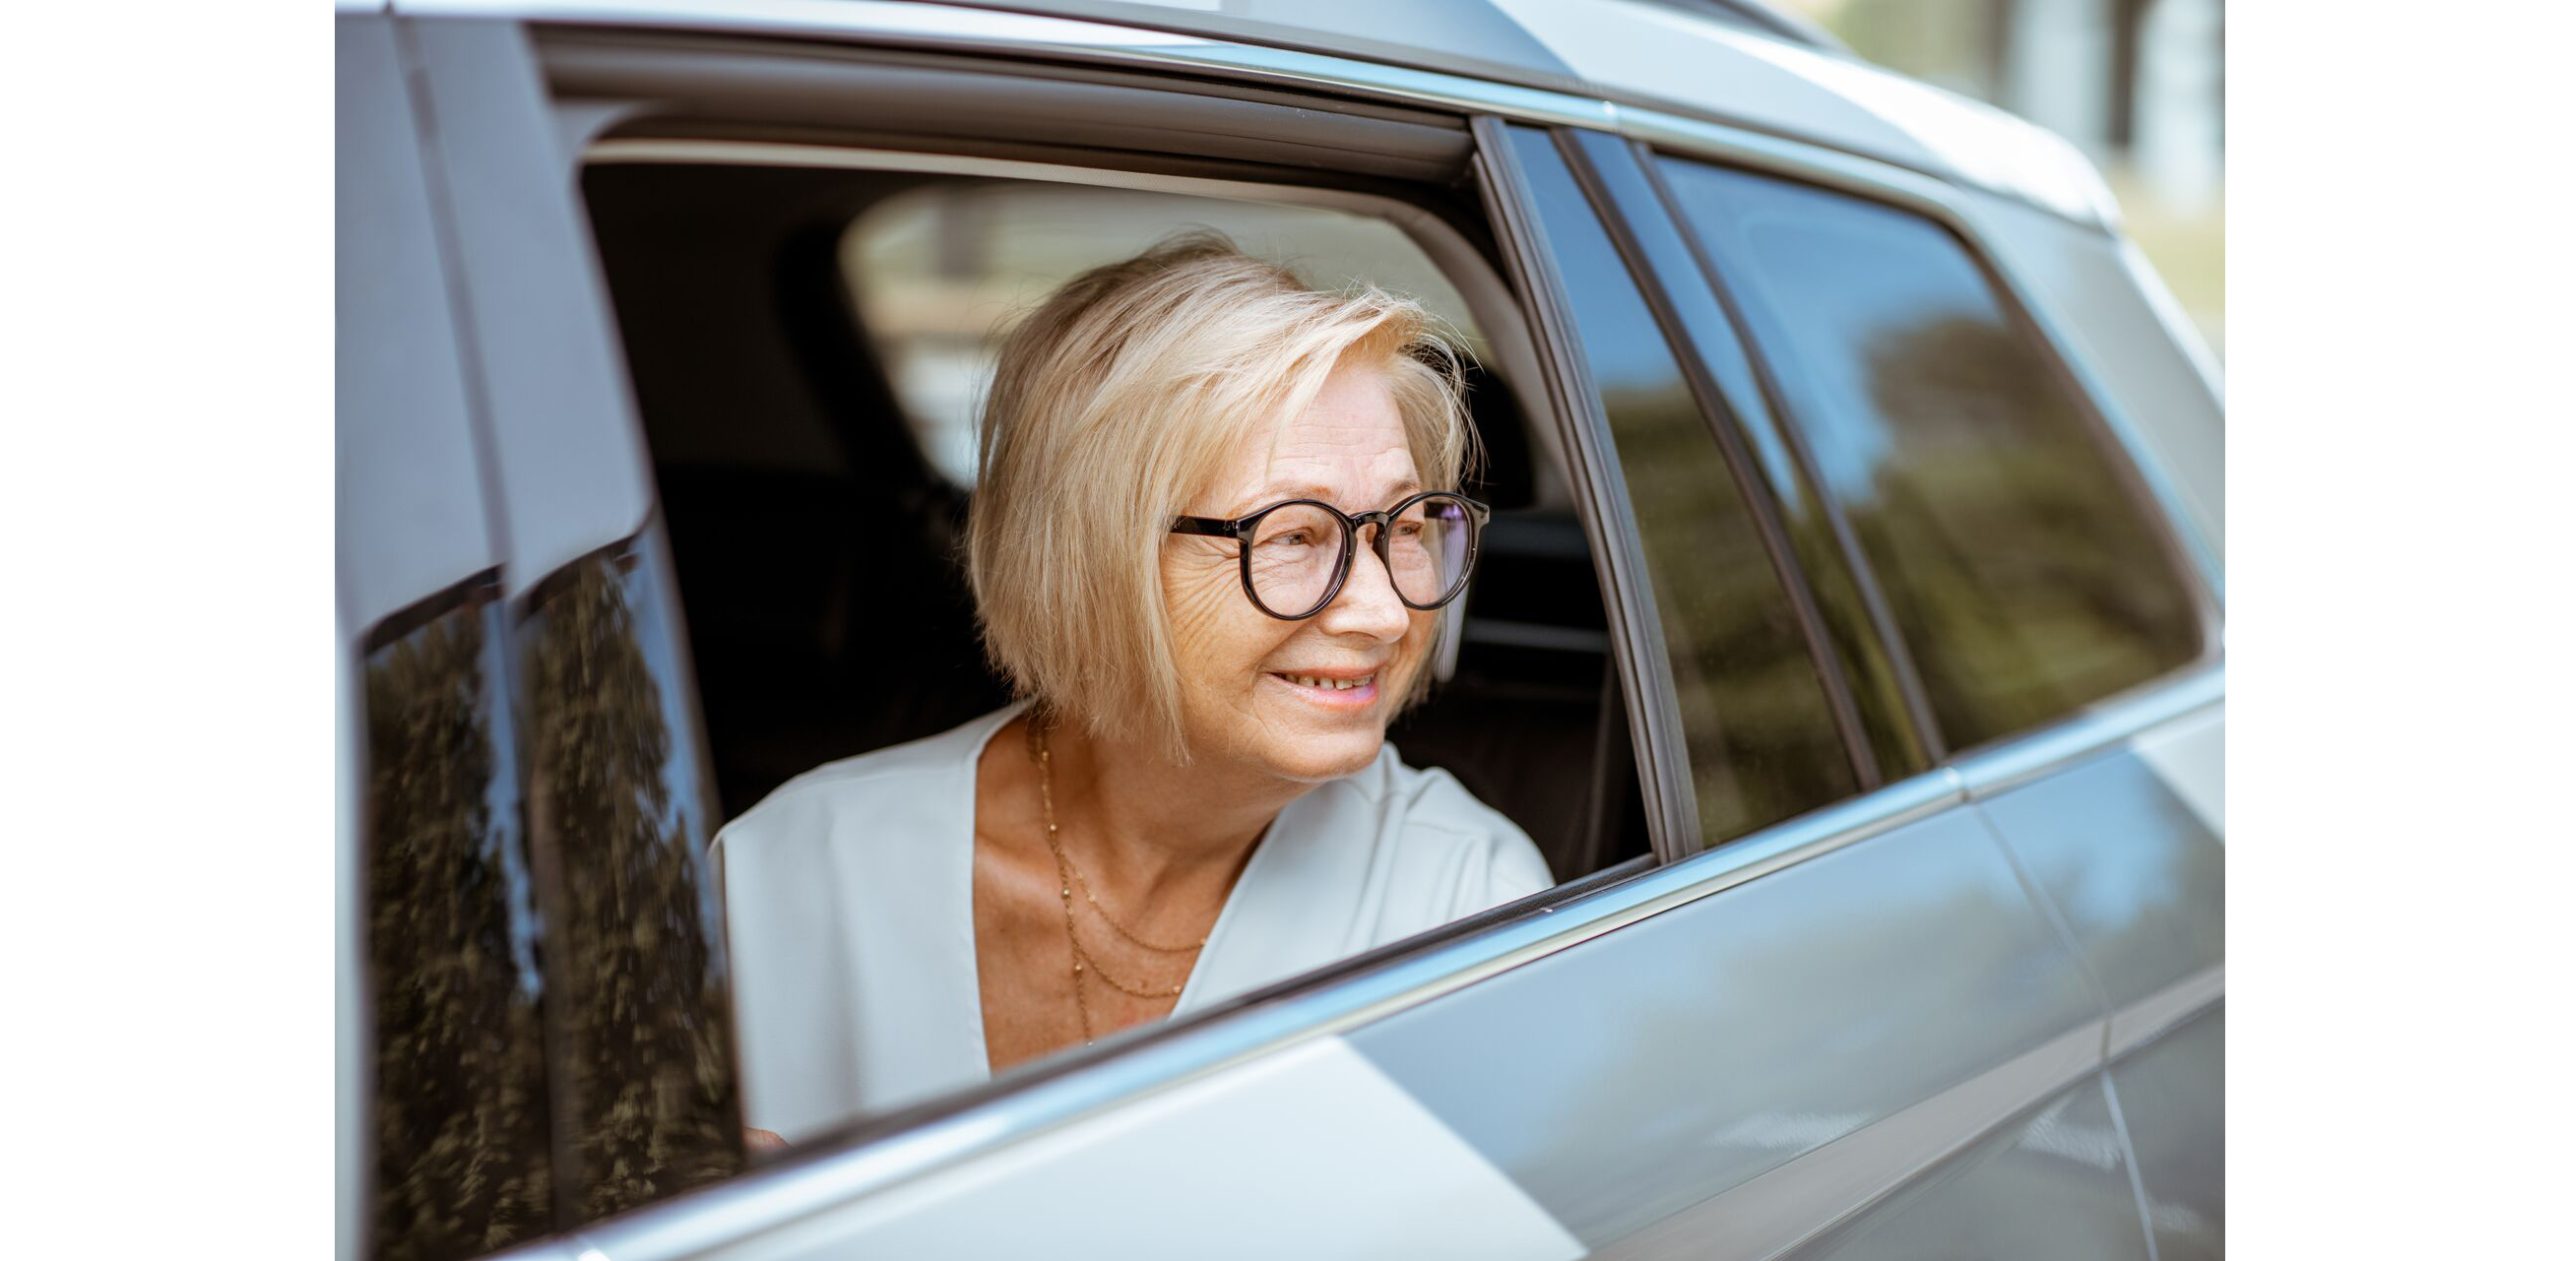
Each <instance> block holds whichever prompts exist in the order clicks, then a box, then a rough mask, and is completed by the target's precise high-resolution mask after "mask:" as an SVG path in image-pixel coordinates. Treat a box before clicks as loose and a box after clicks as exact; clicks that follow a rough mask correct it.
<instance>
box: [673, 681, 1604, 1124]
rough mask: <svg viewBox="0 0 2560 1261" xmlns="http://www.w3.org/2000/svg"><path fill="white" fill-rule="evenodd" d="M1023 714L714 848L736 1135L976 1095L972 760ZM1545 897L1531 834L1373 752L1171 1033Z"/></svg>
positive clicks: (1241, 892) (1274, 850)
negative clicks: (951, 1093)
mask: <svg viewBox="0 0 2560 1261" xmlns="http://www.w3.org/2000/svg"><path fill="white" fill-rule="evenodd" d="M1019 712H1021V706H1019V705H1011V706H1007V707H1006V708H1004V709H1000V710H998V711H996V712H995V713H992V714H989V715H987V716H985V717H983V718H978V719H974V720H972V721H970V722H967V723H964V724H962V725H960V726H958V727H955V728H952V729H951V730H949V731H946V732H943V733H942V734H941V735H938V736H928V737H926V738H925V739H922V740H916V741H911V742H909V743H907V744H902V745H898V746H896V747H894V748H888V749H882V750H879V751H877V752H873V753H866V754H863V755H861V756H860V757H852V758H846V759H844V760H843V761H839V762H830V763H828V764H827V765H825V766H821V767H819V768H817V769H816V770H813V771H810V772H808V773H806V774H804V775H801V776H799V777H797V778H795V779H793V780H791V781H790V782H789V783H786V784H784V785H783V786H782V787H780V788H777V789H775V790H774V792H773V794H772V795H771V796H769V797H767V798H765V799H764V800H763V801H762V802H759V803H758V804H757V805H756V807H755V808H754V809H752V810H749V811H747V812H746V813H745V814H743V815H741V816H739V817H738V818H737V819H735V820H732V821H731V822H730V824H729V826H727V827H725V828H723V829H721V831H720V835H719V837H718V839H717V840H715V841H714V842H713V843H712V852H713V854H715V855H717V861H718V865H719V868H720V870H721V871H722V872H723V874H724V877H725V886H726V893H725V896H726V898H727V905H728V920H729V958H730V967H731V976H732V985H733V987H734V995H735V1002H736V1010H737V1013H738V1026H739V1027H738V1045H739V1054H740V1056H741V1058H742V1060H743V1065H742V1067H743V1075H744V1081H743V1085H742V1090H743V1093H744V1101H743V1102H744V1105H745V1112H746V1123H747V1124H749V1125H752V1126H755V1127H757V1128H759V1129H767V1130H772V1131H774V1132H776V1133H778V1134H780V1135H782V1136H783V1137H784V1138H786V1139H789V1140H792V1141H794V1142H797V1141H800V1140H802V1139H804V1138H807V1137H809V1136H812V1135H815V1134H818V1133H821V1132H824V1131H826V1130H829V1129H832V1128H834V1127H836V1126H838V1125H840V1124H843V1123H844V1122H846V1121H849V1120H851V1119H853V1118H854V1117H856V1116H857V1115H860V1114H866V1113H875V1112H879V1111H883V1110H886V1109H890V1108H896V1107H900V1106H902V1105H906V1104H911V1103H915V1102H918V1101H920V1100H922V1099H925V1098H927V1097H929V1096H932V1095H936V1094H939V1093H942V1092H944V1091H948V1090H951V1089H953V1088H955V1087H960V1086H966V1085H970V1084H972V1083H976V1082H982V1081H985V1080H986V1079H987V1077H988V1075H989V1074H988V1068H987V1039H986V1029H985V1024H984V1021H983V1019H982V1013H981V1010H980V1008H979V1002H978V944H977V927H976V920H975V918H974V916H973V914H972V895H973V892H974V888H975V884H974V877H975V861H976V854H975V849H976V834H977V829H976V821H977V820H976V815H977V797H978V756H979V754H980V753H981V752H982V751H983V750H984V749H985V748H986V745H987V741H988V740H990V739H992V738H994V736H995V733H996V732H997V731H999V730H1001V729H1002V728H1003V727H1004V725H1005V724H1006V723H1007V722H1010V721H1011V720H1012V719H1013V717H1014V716H1015V715H1016V714H1017V713H1019ZM1552 883H1554V881H1553V878H1552V877H1550V876H1549V875H1548V873H1547V864H1546V860H1545V859H1544V858H1543V857H1542V856H1541V855H1540V854H1539V852H1538V847H1537V844H1536V843H1535V842H1533V841H1531V840H1530V839H1529V837H1528V834H1527V833H1524V832H1522V831H1521V830H1520V828H1519V827H1518V826H1517V825H1515V824H1514V823H1512V822H1511V820H1509V819H1507V818H1504V817H1503V816H1502V815H1501V814H1500V813H1498V812H1496V811H1495V810H1494V809H1493V808H1492V807H1490V806H1487V805H1485V804H1484V803H1482V802H1480V801H1477V800H1476V799H1475V798H1474V797H1473V796H1471V795H1469V794H1468V792H1467V790H1466V789H1465V788H1463V787H1460V786H1459V784H1458V781H1457V780H1455V779H1453V778H1451V777H1450V776H1449V774H1448V772H1446V771H1441V770H1420V771H1418V770H1415V769H1413V768H1412V767H1409V766H1406V765H1405V764H1404V762H1403V760H1402V759H1401V758H1399V757H1397V756H1396V750H1395V746H1394V745H1392V744H1390V745H1387V746H1385V748H1384V749H1383V750H1382V751H1381V752H1380V753H1379V755H1378V758H1377V760H1376V761H1374V762H1371V763H1370V764H1369V765H1368V767H1367V768H1366V769H1363V770H1361V771H1359V772H1357V773H1355V774H1353V775H1349V776H1346V777H1344V778H1342V779H1337V780H1330V781H1327V782H1325V783H1323V784H1320V785H1317V786H1316V787H1315V788H1314V789H1313V790H1311V791H1309V792H1308V793H1307V794H1306V795H1305V796H1302V797H1300V798H1298V799H1297V800H1295V801H1293V802H1291V803H1289V805H1288V806H1287V807H1285V808H1283V809H1282V810H1281V811H1280V815H1279V817H1278V818H1277V819H1275V820H1273V822H1272V824H1271V828H1270V830H1269V831H1268V832H1266V833H1264V835H1263V840H1262V843H1261V844H1260V845H1258V846H1256V847H1255V848H1254V851H1253V853H1252V855H1251V856H1250V857H1249V858H1247V859H1246V861H1245V865H1244V871H1243V872H1242V873H1241V874H1240V875H1238V876H1237V878H1236V883H1235V888H1234V890H1233V891H1232V892H1231V893H1229V894H1228V896H1227V904H1226V906H1225V907H1224V908H1222V909H1221V910H1220V912H1219V914H1218V920H1217V923H1216V925H1215V926H1214V927H1213V928H1212V929H1211V930H1210V933H1209V939H1208V944H1207V945H1205V946H1203V947H1202V948H1201V951H1200V956H1199V959H1198V960H1197V962H1195V963H1194V964H1193V966H1192V972H1191V976H1190V979H1189V980H1188V981H1186V982H1185V983H1184V985H1183V989H1182V996H1181V998H1180V999H1178V1000H1176V1002H1175V1003H1174V1005H1173V1015H1175V1016H1180V1015H1182V1014H1184V1013H1185V1012H1188V1011H1191V1010H1194V1009H1197V1008H1199V1007H1201V1006H1204V1005H1207V1004H1211V1003H1215V1002H1218V1001H1219V1000H1221V999H1224V998H1228V997H1231V996H1233V995H1235V994H1239V993H1242V992H1244V991H1246V990H1250V989H1254V988H1256V987H1258V986H1262V985H1267V984H1269V983H1271V982H1273V981H1276V980H1279V979H1281V978H1283V977H1286V976H1290V975H1292V974H1295V973H1298V972H1303V971H1305V970H1307V969H1309V968H1313V967H1317V966H1319V965H1322V964H1325V963H1329V962H1332V961H1333V960H1336V959H1341V958H1345V957H1347V956H1350V955H1354V954H1358V953H1359V952H1361V951H1363V950H1367V949H1369V948H1370V947H1372V946H1377V945H1381V944H1384V943H1386V942H1390V941H1394V940H1396V939H1398V938H1401V937H1408V936H1411V935H1413V934H1415V933H1418V932H1422V931H1423V930H1425V929H1429V928H1432V927H1435V926H1437V925H1440V924H1445V923H1447V922H1449V921H1450V920H1453V919H1458V918H1460V917H1462V916H1466V915H1471V914H1473V913H1475V912H1477V911H1480V910H1483V909H1485V908H1486V907H1489V906H1495V905H1498V904H1500V903H1503V902H1508V901H1510V900H1512V899H1514V898H1519V897H1524V896H1526V895H1528V894H1531V893H1535V892H1537V891H1538V890H1540V889H1544V888H1546V887H1548V886H1549V885H1550V884H1552Z"/></svg>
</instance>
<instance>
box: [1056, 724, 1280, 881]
mask: <svg viewBox="0 0 2560 1261" xmlns="http://www.w3.org/2000/svg"><path fill="white" fill-rule="evenodd" d="M1044 734H1045V736H1046V739H1047V741H1048V745H1049V763H1050V777H1051V779H1050V794H1051V801H1052V802H1053V803H1054V806H1055V812H1056V815H1057V820H1058V828H1059V830H1060V833H1061V835H1062V837H1063V838H1064V839H1065V841H1066V844H1067V846H1068V848H1069V850H1070V851H1071V854H1072V856H1073V857H1074V859H1075V860H1076V862H1077V863H1078V865H1080V866H1082V867H1084V868H1085V870H1086V871H1087V872H1088V873H1089V875H1090V876H1091V877H1092V878H1093V879H1095V880H1097V881H1100V882H1101V883H1102V884H1103V885H1104V886H1105V887H1106V888H1108V889H1110V890H1112V891H1113V892H1115V893H1117V894H1118V895H1119V896H1120V897H1121V898H1123V899H1126V900H1127V901H1128V902H1129V903H1131V904H1139V903H1143V902H1146V901H1152V900H1155V899H1157V898H1159V897H1163V896H1168V895H1171V894H1174V893H1177V892H1184V891H1196V890H1197V888H1198V887H1199V886H1200V885H1201V884H1203V883H1206V884H1208V885H1211V886H1213V887H1214V888H1216V889H1218V890H1220V891H1223V890H1225V889H1226V888H1227V887H1228V886H1229V885H1230V884H1232V883H1233V881H1234V879H1235V877H1236V875H1237V874H1238V873H1239V872H1240V871H1242V870H1243V867H1244V862H1245V859H1246V858H1247V857H1248V856H1249V855H1250V854H1251V853H1252V851H1253V846H1254V843H1255V842H1256V841H1257V840H1259V839H1260V838H1261V836H1262V834H1263V832H1264V830H1265V829H1267V828H1269V827H1270V826H1271V821H1272V819H1274V818H1275V817H1277V816H1278V815H1279V813H1280V810H1281V808H1282V807H1284V806H1286V805H1288V804H1289V803H1290V802H1291V801H1294V800H1296V799H1297V798H1299V797H1301V796H1304V795H1305V794H1306V793H1307V791H1308V790H1309V789H1311V788H1313V787H1314V785H1312V784H1304V783H1298V782H1294V781H1291V780H1285V779H1280V778H1278V777H1275V776H1273V775H1271V774H1269V773H1268V772H1265V771H1261V770H1258V769H1249V768H1244V767H1238V766H1235V765H1233V764H1231V763H1224V762H1220V761H1217V760H1215V759H1213V758H1206V757H1203V758H1199V759H1196V760H1194V761H1192V762H1190V763H1188V764H1177V763H1174V762H1172V761H1170V760H1168V759H1167V758H1165V757H1164V755H1163V754H1162V753H1161V752H1159V751H1157V750H1156V749H1155V748H1154V747H1153V746H1152V745H1149V744H1147V743H1145V742H1140V741H1119V740H1102V739H1096V738H1095V737H1094V736H1093V735H1092V733H1090V732H1088V731H1086V730H1084V729H1083V727H1082V726H1081V725H1080V724H1077V723H1073V722H1067V723H1058V724H1056V725H1054V726H1050V727H1048V728H1046V729H1045V732H1044Z"/></svg>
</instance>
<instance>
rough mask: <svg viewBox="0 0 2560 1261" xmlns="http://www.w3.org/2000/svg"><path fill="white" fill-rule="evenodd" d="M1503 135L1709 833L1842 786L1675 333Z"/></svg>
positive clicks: (1731, 833) (1845, 781)
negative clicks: (1600, 415) (1654, 615)
mask: <svg viewBox="0 0 2560 1261" xmlns="http://www.w3.org/2000/svg"><path fill="white" fill-rule="evenodd" d="M1513 136H1514V138H1515V142H1516V145H1517V148H1518V151H1519V155H1520V161H1521V164H1522V166H1523V168H1524V169H1525V173H1526V174H1527V176H1528V180H1529V186H1530V189H1531V191H1532V193H1533V194H1534V196H1535V199H1536V202H1537V209H1538V217H1539V219H1540V221H1541V223H1542V225H1543V226H1544V228H1545V230H1546V236H1547V242H1548V245H1549V247H1550V248H1551V249H1552V250H1553V251H1554V252H1555V257H1556V265H1557V268H1558V270H1559V271H1560V272H1562V273H1563V277H1564V286H1565V297H1566V300H1567V302H1568V303H1569V304H1570V305H1571V307H1572V311H1573V320H1574V324H1575V328H1576V331H1577V333H1578V334H1579V336H1580V338H1581V343H1582V352H1583V357H1584V359H1585V360H1586V361H1587V362H1588V364H1589V366H1590V369H1591V372H1592V375H1593V377H1594V378H1595V383H1596V384H1597V385H1598V387H1599V392H1600V399H1601V405H1602V406H1603V407H1604V408H1605V409H1606V410H1607V412H1608V419H1609V431H1610V436H1611V438H1612V440H1613V441H1614V442H1615V443H1616V445H1617V450H1618V459H1619V462H1620V463H1621V464H1622V465H1623V466H1624V467H1625V473H1626V479H1627V493H1628V496H1629V497H1630V499H1632V501H1633V504H1634V508H1635V516H1636V529H1637V532H1638V533H1639V534H1640V535H1641V536H1642V538H1643V542H1644V555H1645V565H1646V568H1647V569H1648V570H1649V571H1650V572H1651V573H1652V575H1653V587H1654V598H1655V601H1656V602H1657V604H1658V605H1659V607H1660V611H1661V615H1662V623H1663V625H1662V631H1663V636H1664V639H1665V641H1666V642H1667V644H1668V646H1669V649H1670V657H1671V669H1672V677H1673V681H1674V684H1675V685H1676V686H1677V688H1678V689H1679V699H1680V718H1681V723H1682V725H1683V726H1684V727H1685V729H1686V733H1687V736H1688V745H1689V767H1690V773H1691V775H1692V776H1693V777H1694V778H1695V780H1696V783H1697V791H1698V813H1699V815H1700V818H1699V825H1700V827H1701V829H1702V830H1703V832H1704V834H1705V838H1706V840H1707V842H1708V843H1709V844H1714V843H1716V842H1718V841H1723V840H1729V839H1731V838H1733V837H1736V836H1739V835H1742V834H1743V833H1745V832H1748V831H1751V830H1752V829H1754V828H1758V827H1763V826H1766V825H1767V824H1770V823H1774V822H1776V821H1778V820H1780V819H1784V818H1787V817H1790V816H1792V815H1795V814H1798V813H1801V812H1803V811H1805V810H1808V809H1811V808H1813V807H1815V806H1818V805H1821V804H1823V803H1825V802H1828V801H1832V800H1835V799H1838V798H1840V797H1844V796H1847V795H1848V794H1850V793H1852V792H1854V791H1856V780H1855V776H1854V775H1853V773H1852V772H1851V770H1850V765H1849V757H1848V750H1847V748H1846V746H1845V745H1843V744H1842V742H1841V735H1840V731H1839V728H1838V725H1837V724H1836V723H1835V722H1834V721H1833V719H1832V713H1831V709H1830V706H1829V703H1828V701H1827V700H1826V699H1825V697H1824V695H1823V692H1822V685H1821V683H1820V681H1819V680H1818V679H1817V678H1816V676H1815V674H1814V666H1813V656H1812V652H1811V650H1810V649H1809V648H1808V647H1807V646H1806V643H1805V637H1804V628H1803V625H1802V624H1801V623H1800V622H1799V621H1797V619H1796V616H1795V612H1794V609H1793V608H1792V607H1791V606H1790V605H1789V604H1788V602H1787V598H1786V595H1785V592H1784V590H1783V589H1782V588H1781V587H1780V586H1779V583H1778V576H1777V572H1776V570H1775V569H1774V567H1773V565H1772V562H1771V560H1770V558H1769V554H1768V552H1767V550H1766V549H1765V548H1764V547H1763V546H1762V544H1761V540H1760V536H1759V534H1758V532H1757V531H1756V530H1755V529H1754V527H1753V525H1752V521H1751V517H1750V513H1749V511H1748V509H1747V508H1746V507H1745V505H1744V502H1743V498H1742V494H1741V492H1740V490H1739V489H1738V488H1737V487H1736V486H1735V484H1734V478H1733V472H1732V470H1731V469H1730V468H1728V467H1727V466H1726V464H1725V460H1724V454H1723V452H1722V451H1721V450H1720V449H1719V448H1718V447H1717V446H1716V444H1715V439H1714V437H1713V435H1712V434H1711V433H1710V432H1709V430H1708V428H1707V419H1706V416H1705V414H1704V413H1703V412H1701V411H1700V410H1699V406H1698V401H1697V399H1696V397H1695V396H1694V395H1692V394H1691V393H1690V392H1689V387H1688V383H1687V382H1686V381H1685V380H1684V379H1683V378H1682V377H1681V375H1680V367H1679V362H1678V361H1677V360H1676V359H1674V358H1673V357H1672V353H1671V346H1670V343H1669V342H1667V341H1666V340H1665V339H1664V337H1663V333H1662V330H1661V328H1660V327H1659V326H1658V325H1656V324H1655V323H1654V319H1653V314H1652V312H1651V310H1650V309H1648V308H1647V307H1646V305H1645V302H1644V298H1643V296H1642V295H1641V294H1640V293H1639V292H1638V291H1637V289H1636V285H1635V280H1634V278H1633V277H1631V276H1630V275H1628V273H1627V269H1626V264H1625V263H1624V262H1623V261H1622V260H1621V259H1620V257H1619V255H1618V252H1617V249H1616V247H1615V246H1613V245H1612V244H1611V243H1610V240H1609V237H1608V234H1607V232H1606V231H1605V230H1604V229H1603V228H1602V227H1601V225H1600V221H1599V219H1598V218H1597V217H1596V216H1595V215H1594V214H1593V212H1592V209H1591V206H1590V203H1589V202H1588V201H1586V200H1585V199H1584V196H1583V193H1582V190H1581V188H1580V187H1579V186H1578V185H1577V184H1576V183H1575V181H1574V178H1573V175H1572V173H1571V171H1570V170H1569V169H1568V168H1567V167H1566V165H1565V162H1564V158H1563V155H1562V154H1560V153H1559V152H1558V151H1557V148H1556V144H1555V141H1554V140H1553V139H1552V138H1551V137H1550V136H1548V135H1547V133H1545V132H1543V131H1536V130H1530V129H1520V130H1517V131H1515V132H1514V133H1513Z"/></svg>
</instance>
